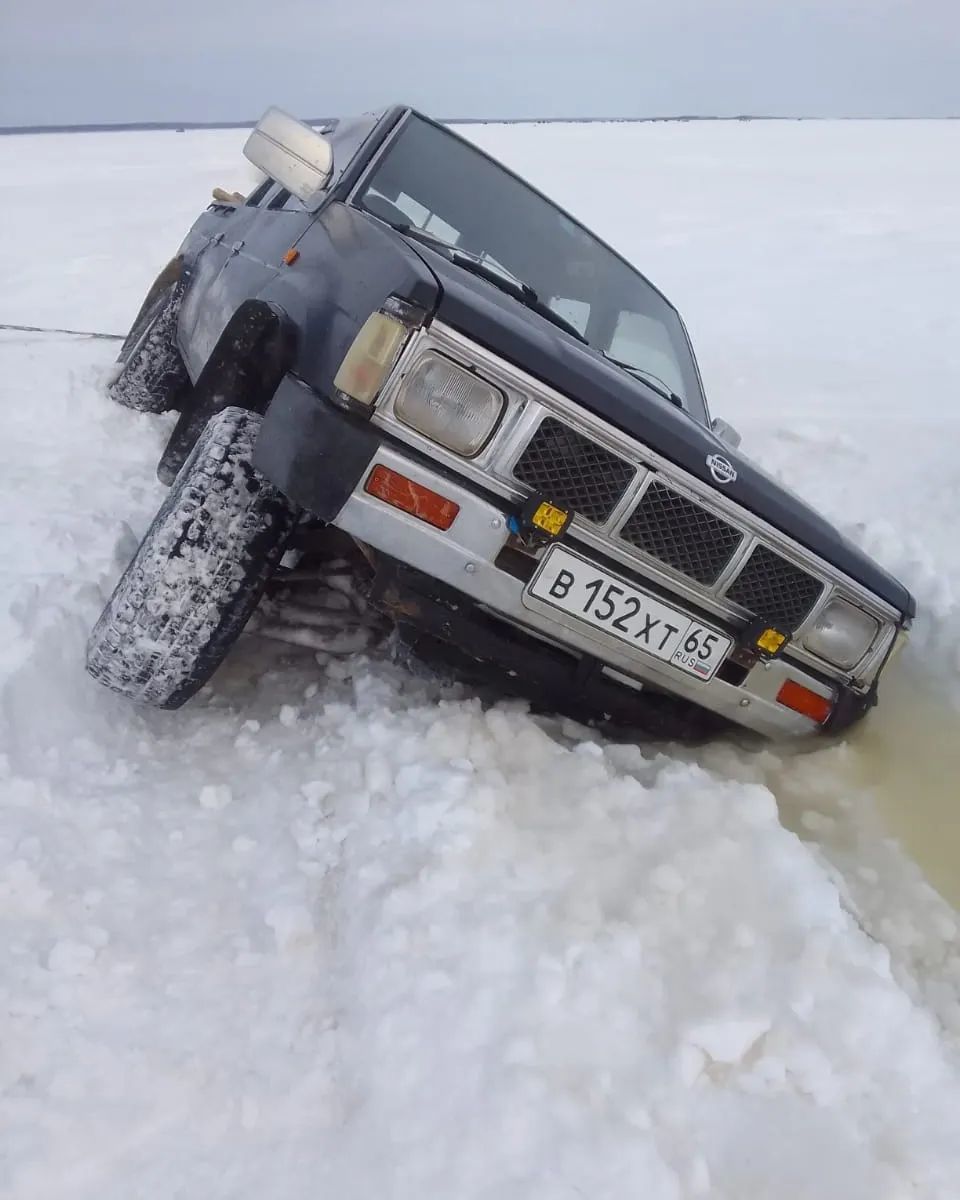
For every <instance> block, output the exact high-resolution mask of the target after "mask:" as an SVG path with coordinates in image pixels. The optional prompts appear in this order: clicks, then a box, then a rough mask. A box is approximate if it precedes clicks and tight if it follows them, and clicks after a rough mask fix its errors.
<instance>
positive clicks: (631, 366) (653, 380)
mask: <svg viewBox="0 0 960 1200" xmlns="http://www.w3.org/2000/svg"><path fill="white" fill-rule="evenodd" d="M600 353H601V354H602V355H603V357H604V358H605V359H606V360H607V362H611V363H613V365H614V366H615V367H620V369H621V370H623V371H629V373H630V374H631V375H634V376H636V378H637V379H640V380H642V381H643V382H644V383H645V384H646V385H647V386H648V387H649V388H652V389H653V391H655V392H656V393H657V395H658V396H662V397H663V398H664V400H669V401H670V403H671V404H675V405H676V406H677V408H680V409H683V411H684V412H686V409H684V407H683V400H682V398H681V397H680V396H678V395H677V393H676V392H675V391H673V390H672V389H671V388H670V386H669V385H668V384H667V383H665V382H664V381H663V380H662V379H661V378H660V376H659V375H654V373H653V371H648V370H647V368H646V367H638V366H637V365H636V363H628V362H624V361H623V360H622V359H619V358H614V357H613V355H612V354H608V353H607V352H606V350H601V351H600Z"/></svg>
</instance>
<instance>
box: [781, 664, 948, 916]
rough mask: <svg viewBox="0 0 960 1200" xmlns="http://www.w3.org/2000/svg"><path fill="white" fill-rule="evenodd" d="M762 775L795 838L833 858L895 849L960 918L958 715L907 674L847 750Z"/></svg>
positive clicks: (795, 753)
mask: <svg viewBox="0 0 960 1200" xmlns="http://www.w3.org/2000/svg"><path fill="white" fill-rule="evenodd" d="M758 765H759V766H760V775H761V778H762V779H763V782H765V783H766V784H767V785H768V786H769V787H770V788H771V789H772V791H773V792H774V794H775V795H776V797H777V803H778V806H779V808H780V815H781V819H782V820H783V822H784V824H785V825H787V827H788V828H791V829H793V830H794V831H795V832H797V833H799V834H800V835H801V836H803V837H812V838H813V840H815V841H817V842H819V843H820V844H821V845H823V846H824V847H825V848H827V849H829V848H831V847H833V848H834V849H840V850H844V849H848V850H852V849H853V846H854V843H855V842H860V844H861V845H863V844H864V842H863V839H864V838H866V841H867V842H869V841H874V842H875V843H876V842H882V841H883V840H885V839H894V840H895V841H896V842H897V843H899V845H900V847H901V848H902V850H903V851H904V852H905V853H906V854H907V856H908V857H909V858H911V859H912V860H913V861H914V862H915V863H916V864H917V866H918V867H919V868H920V870H921V871H922V872H923V875H924V876H925V878H926V880H927V882H928V883H930V884H931V886H932V887H934V888H935V889H936V890H937V891H938V892H939V893H940V895H941V896H943V898H944V899H945V900H947V901H948V902H949V903H950V904H951V905H952V906H953V907H954V908H956V909H958V910H960V712H958V711H957V709H956V708H955V707H952V706H950V705H949V704H948V703H947V702H945V701H944V700H943V698H942V697H938V696H936V695H935V694H933V693H930V692H926V691H924V689H923V688H922V686H920V685H919V684H918V683H917V681H916V680H912V679H911V678H910V677H909V676H906V675H904V674H903V673H901V674H900V675H899V676H897V677H896V678H895V679H894V680H891V682H890V683H889V684H888V685H887V687H886V688H885V690H884V695H883V700H882V701H881V704H880V706H879V707H878V708H877V709H876V710H875V711H874V712H873V713H871V714H870V716H869V717H868V718H867V720H866V721H864V722H863V723H862V724H861V725H859V726H858V727H857V728H856V729H854V730H853V731H852V732H851V733H850V734H848V735H847V736H846V738H845V739H844V740H843V741H842V742H839V743H834V744H832V745H826V746H823V747H822V748H810V747H804V748H797V749H796V750H786V751H784V750H783V749H782V748H778V751H777V752H775V753H774V754H773V755H772V757H767V756H761V763H760V764H758Z"/></svg>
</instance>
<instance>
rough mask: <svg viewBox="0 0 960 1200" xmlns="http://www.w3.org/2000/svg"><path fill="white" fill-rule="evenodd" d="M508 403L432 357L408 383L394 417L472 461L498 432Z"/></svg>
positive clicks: (493, 390)
mask: <svg viewBox="0 0 960 1200" xmlns="http://www.w3.org/2000/svg"><path fill="white" fill-rule="evenodd" d="M504 403H505V401H504V397H503V393H502V392H500V391H498V390H497V388H495V387H493V386H492V385H491V384H489V383H487V382H486V381H485V380H483V379H479V378H478V377H477V376H476V375H472V374H471V373H470V372H469V371H465V370H464V369H463V368H462V367H458V366H457V365H456V364H455V363H452V362H451V361H450V360H449V359H448V358H444V357H443V355H441V354H435V353H434V352H433V351H430V352H428V353H427V354H425V355H424V356H423V358H421V359H420V361H419V362H418V363H417V365H416V366H415V367H414V368H413V370H412V371H411V372H410V374H409V375H408V376H407V378H406V379H405V380H404V381H403V384H402V386H401V388H400V391H399V392H398V394H397V398H396V400H395V402H394V406H393V411H394V413H395V414H396V416H397V419H398V420H400V421H402V422H403V423H404V425H409V426H410V428H411V429H416V430H417V432H418V433H422V434H424V436H425V437H428V438H430V440H431V441H433V442H437V443H438V444H439V445H441V446H446V448H447V449H448V450H453V451H454V453H455V454H462V455H463V456H464V458H471V457H472V456H473V455H474V454H478V453H479V452H480V451H481V450H482V449H483V447H484V446H485V445H486V443H487V441H488V439H489V437H490V435H491V434H492V433H493V431H494V429H495V428H496V427H497V422H498V421H499V420H500V414H501V413H502V412H503V406H504Z"/></svg>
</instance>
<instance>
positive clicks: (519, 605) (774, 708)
mask: <svg viewBox="0 0 960 1200" xmlns="http://www.w3.org/2000/svg"><path fill="white" fill-rule="evenodd" d="M378 463H381V464H383V465H384V466H387V467H390V468H391V469H393V470H395V471H398V472H400V473H401V474H402V475H406V476H407V477H408V478H410V479H413V480H415V481H416V482H417V483H421V484H423V485H424V486H425V487H429V488H432V489H433V490H434V491H436V492H439V493H441V494H442V495H443V496H445V497H447V498H449V499H451V500H453V501H455V502H456V503H457V504H459V506H460V512H459V514H458V516H457V518H456V520H455V521H454V523H453V525H452V526H451V528H450V529H449V530H448V531H446V532H441V531H440V530H438V529H435V528H433V527H432V526H430V525H428V524H426V523H425V522H424V521H422V520H419V519H418V518H416V517H413V516H410V515H408V514H407V513H404V512H402V511H400V510H399V509H397V508H393V507H391V506H390V505H388V504H386V503H384V502H383V501H381V500H379V499H377V498H375V497H374V496H371V495H369V494H368V493H367V492H366V491H364V484H365V482H366V479H367V476H368V472H366V471H365V472H364V474H363V477H362V478H361V480H360V481H359V482H358V483H357V485H356V486H355V488H354V490H353V492H352V493H351V494H350V496H349V497H348V499H347V500H346V502H345V503H344V505H343V507H342V508H341V509H340V511H339V513H338V514H337V515H336V517H335V518H334V519H333V522H332V523H333V524H334V525H336V526H337V527H338V528H339V529H342V530H343V531H344V532H345V533H348V534H350V535H351V536H352V537H354V538H356V539H357V540H358V541H361V542H365V543H366V544H368V545H370V546H372V547H374V548H375V549H377V550H380V551H382V552H383V553H384V554H387V555H389V556H390V557H392V558H395V559H399V560H400V561H401V562H404V563H406V564H407V565H409V566H411V567H414V568H416V569H417V570H419V571H422V572H424V573H425V574H427V575H430V576H431V577H432V578H434V579H437V580H439V581H441V582H442V583H445V584H448V585H449V586H450V587H452V588H455V589H456V590H457V591H459V592H462V593H464V594H465V595H467V596H470V597H471V598H472V599H473V600H475V601H476V602H477V603H478V604H480V605H482V606H483V607H485V608H486V609H488V610H489V611H491V612H493V613H495V614H497V615H499V616H500V617H501V618H503V619H505V620H507V621H509V622H511V623H513V624H514V625H516V626H518V627H519V628H521V629H523V630H525V631H528V632H529V633H530V634H531V635H532V636H533V637H536V638H540V639H545V640H546V641H548V642H550V643H552V644H553V645H556V646H560V647H565V648H568V649H574V650H578V651H581V652H583V653H585V654H589V655H591V656H593V657H594V658H596V659H599V660H600V661H601V662H602V663H603V664H604V670H605V671H606V673H607V674H608V675H609V676H610V677H611V678H612V679H613V680H614V681H616V682H618V683H621V684H624V685H625V686H628V687H635V688H642V687H643V685H644V684H645V683H649V684H650V685H652V686H654V687H656V688H657V689H658V690H661V691H666V692H670V693H673V694H674V695H677V696H681V697H683V698H685V699H687V700H690V701H692V702H693V703H695V704H699V705H701V706H702V707H703V708H706V709H709V710H711V711H712V712H715V713H717V714H719V715H720V716H722V717H725V718H727V719H728V720H730V721H733V722H735V723H736V724H738V725H743V726H745V727H747V728H749V729H753V730H755V731H756V732H757V733H761V734H763V735H764V736H766V737H772V738H777V737H780V738H782V737H791V738H796V737H805V736H810V735H812V734H816V733H818V732H819V731H820V727H819V726H818V725H817V724H816V723H815V722H814V721H811V720H810V719H808V718H807V717H804V716H801V715H800V714H799V713H796V712H794V711H793V710H791V709H789V708H785V707H784V706H783V705H782V704H778V703H777V700H776V696H777V693H778V691H779V690H780V687H781V685H782V684H783V683H784V681H785V680H787V679H794V680H796V681H797V682H799V683H802V684H803V685H804V686H805V687H807V688H810V689H811V690H812V691H815V692H818V693H820V694H822V695H824V696H828V697H829V696H831V695H832V693H831V692H830V690H829V688H827V687H825V686H824V684H823V683H822V682H821V681H820V680H818V679H815V678H814V677H812V676H810V675H808V674H807V673H806V672H805V671H804V670H803V669H802V668H800V667H798V666H796V665H795V664H793V663H788V662H786V661H785V660H781V659H778V660H775V661H773V662H768V663H764V664H758V665H757V666H756V667H754V668H753V669H752V670H751V671H750V673H749V675H748V676H747V678H746V679H745V680H744V682H743V683H742V684H741V685H740V686H739V687H736V686H734V685H732V684H729V683H726V682H724V681H723V680H722V679H719V678H717V677H714V678H713V679H712V680H710V681H709V682H702V681H700V680H697V679H694V678H692V677H691V676H689V675H686V674H684V673H682V672H681V671H679V670H677V669H676V668H674V667H671V666H669V665H668V664H666V663H661V662H659V661H657V660H656V659H653V658H650V657H649V656H648V655H646V654H643V653H642V652H640V651H634V650H632V649H631V648H630V647H629V646H626V645H625V644H624V643H622V642H616V641H614V640H613V639H612V638H610V639H607V638H606V637H604V635H602V634H600V635H598V634H597V632H596V631H595V630H593V629H592V628H591V627H590V626H586V625H584V626H582V628H581V627H580V623H579V622H576V621H575V620H571V619H569V618H564V619H562V620H559V619H558V617H559V616H562V614H557V615H551V613H550V612H549V611H548V610H546V608H545V606H544V610H543V611H537V610H534V609H532V608H530V607H528V606H527V605H525V604H524V603H523V591H524V586H525V585H524V584H523V583H522V582H521V581H520V580H518V579H516V578H514V576H512V575H509V574H507V573H506V572H505V571H502V570H500V568H498V567H497V566H496V565H495V559H496V558H497V555H498V554H499V553H500V551H501V550H502V549H503V547H504V544H505V543H506V541H507V538H508V536H509V531H508V529H507V527H506V521H505V517H504V513H503V511H502V510H501V509H499V508H497V507H496V506H495V505H493V504H490V503H489V502H488V501H486V500H484V499H482V498H481V497H479V496H477V495H476V494H475V493H473V492H471V491H468V490H467V489H466V488H464V487H462V486H460V485H458V484H456V483H454V482H451V480H449V479H448V478H447V477H445V476H441V475H438V474H437V473H436V472H434V471H431V470H430V469H429V468H427V467H425V466H423V465H421V464H420V463H415V462H414V461H412V460H411V459H409V458H407V457H406V456H405V455H403V454H401V453H400V452H398V451H397V450H395V449H393V448H390V447H388V446H381V447H380V448H379V449H378V450H377V452H376V454H375V455H374V457H373V461H372V462H371V464H370V467H371V469H372V468H373V466H375V465H376V464H378ZM675 603H676V604H677V607H679V608H681V609H682V608H683V607H684V605H683V604H682V602H680V601H676V602H675Z"/></svg>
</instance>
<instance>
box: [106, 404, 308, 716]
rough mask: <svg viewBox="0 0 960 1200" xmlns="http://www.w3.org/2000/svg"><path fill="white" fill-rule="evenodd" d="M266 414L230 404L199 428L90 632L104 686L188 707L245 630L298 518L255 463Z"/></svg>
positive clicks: (168, 705)
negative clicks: (254, 457) (182, 462)
mask: <svg viewBox="0 0 960 1200" xmlns="http://www.w3.org/2000/svg"><path fill="white" fill-rule="evenodd" d="M260 422H261V418H260V417H259V416H258V415H257V414H256V413H251V412H247V411H245V410H243V409H239V408H227V409H224V410H223V411H222V412H220V413H218V414H217V415H216V416H215V417H214V418H213V419H212V420H211V421H210V423H209V424H208V425H207V427H206V429H205V430H204V431H203V433H202V434H201V435H200V438H199V439H198V441H197V443H196V445H195V446H194V448H193V451H192V453H191V454H190V457H189V458H188V459H187V461H186V463H184V466H183V469H182V470H181V471H180V473H179V474H178V475H177V478H176V479H175V480H174V483H173V486H172V487H171V489H170V493H169V495H168V496H167V499H166V501H165V502H164V504H163V506H162V507H161V508H160V511H159V512H158V513H157V515H156V517H155V518H154V520H153V524H152V525H151V526H150V528H149V530H148V531H147V533H146V536H145V537H144V539H143V541H142V542H141V544H140V548H139V549H138V551H137V553H136V555H135V556H134V559H133V561H132V562H131V563H130V565H129V566H128V567H127V569H126V571H124V573H123V576H122V577H121V579H120V582H119V583H118V584H117V586H116V589H115V590H114V593H113V595H112V596H111V598H110V600H109V602H108V604H107V606H106V608H105V609H104V610H103V613H102V615H101V617H100V619H99V621H98V622H97V624H96V626H95V627H94V629H93V632H92V633H91V635H90V640H89V642H88V643H87V670H88V671H89V672H90V674H91V675H92V676H93V677H94V679H97V680H98V681H99V682H100V683H103V684H104V685H105V686H107V687H109V688H112V689H113V690H114V691H117V692H121V693H122V694H123V695H125V696H129V697H131V698H132V699H136V700H141V701H144V702H145V703H148V704H156V705H158V706H160V707H161V708H178V707H179V706H180V705H181V704H183V703H184V701H186V700H188V699H189V698H190V697H191V696H192V695H193V694H194V693H195V692H196V691H197V690H198V689H199V688H200V687H201V686H202V685H203V684H204V683H206V681H207V680H208V679H209V678H210V676H211V675H212V674H213V672H214V671H215V670H216V669H217V667H218V666H219V665H220V663H221V662H222V661H223V659H224V657H225V656H226V653H227V651H228V650H229V648H230V646H231V645H232V644H233V642H234V641H235V640H236V638H237V636H238V635H239V633H240V631H241V630H242V629H243V627H244V625H245V624H246V622H247V619H248V618H249V616H250V614H251V613H252V611H253V609H254V608H255V607H256V604H257V601H258V600H259V599H260V596H261V594H262V592H263V589H264V587H265V586H266V584H267V581H268V580H269V578H270V576H271V575H272V574H273V572H274V570H275V569H276V566H277V564H278V563H279V561H280V558H281V556H282V555H283V551H284V547H285V545H286V543H287V540H288V538H289V536H290V534H291V532H292V530H293V528H294V525H295V524H296V520H297V513H296V511H295V510H294V509H293V508H292V507H291V505H290V504H289V503H288V502H287V500H286V499H285V498H284V496H283V495H282V494H281V493H280V492H278V491H277V489H276V488H274V487H273V486H272V484H270V483H268V482H267V481H266V480H265V479H263V477H262V476H260V475H258V474H257V472H256V471H255V470H254V469H253V467H252V466H251V457H252V453H253V445H254V442H255V441H256V437H257V433H258V432H259V428H260Z"/></svg>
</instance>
